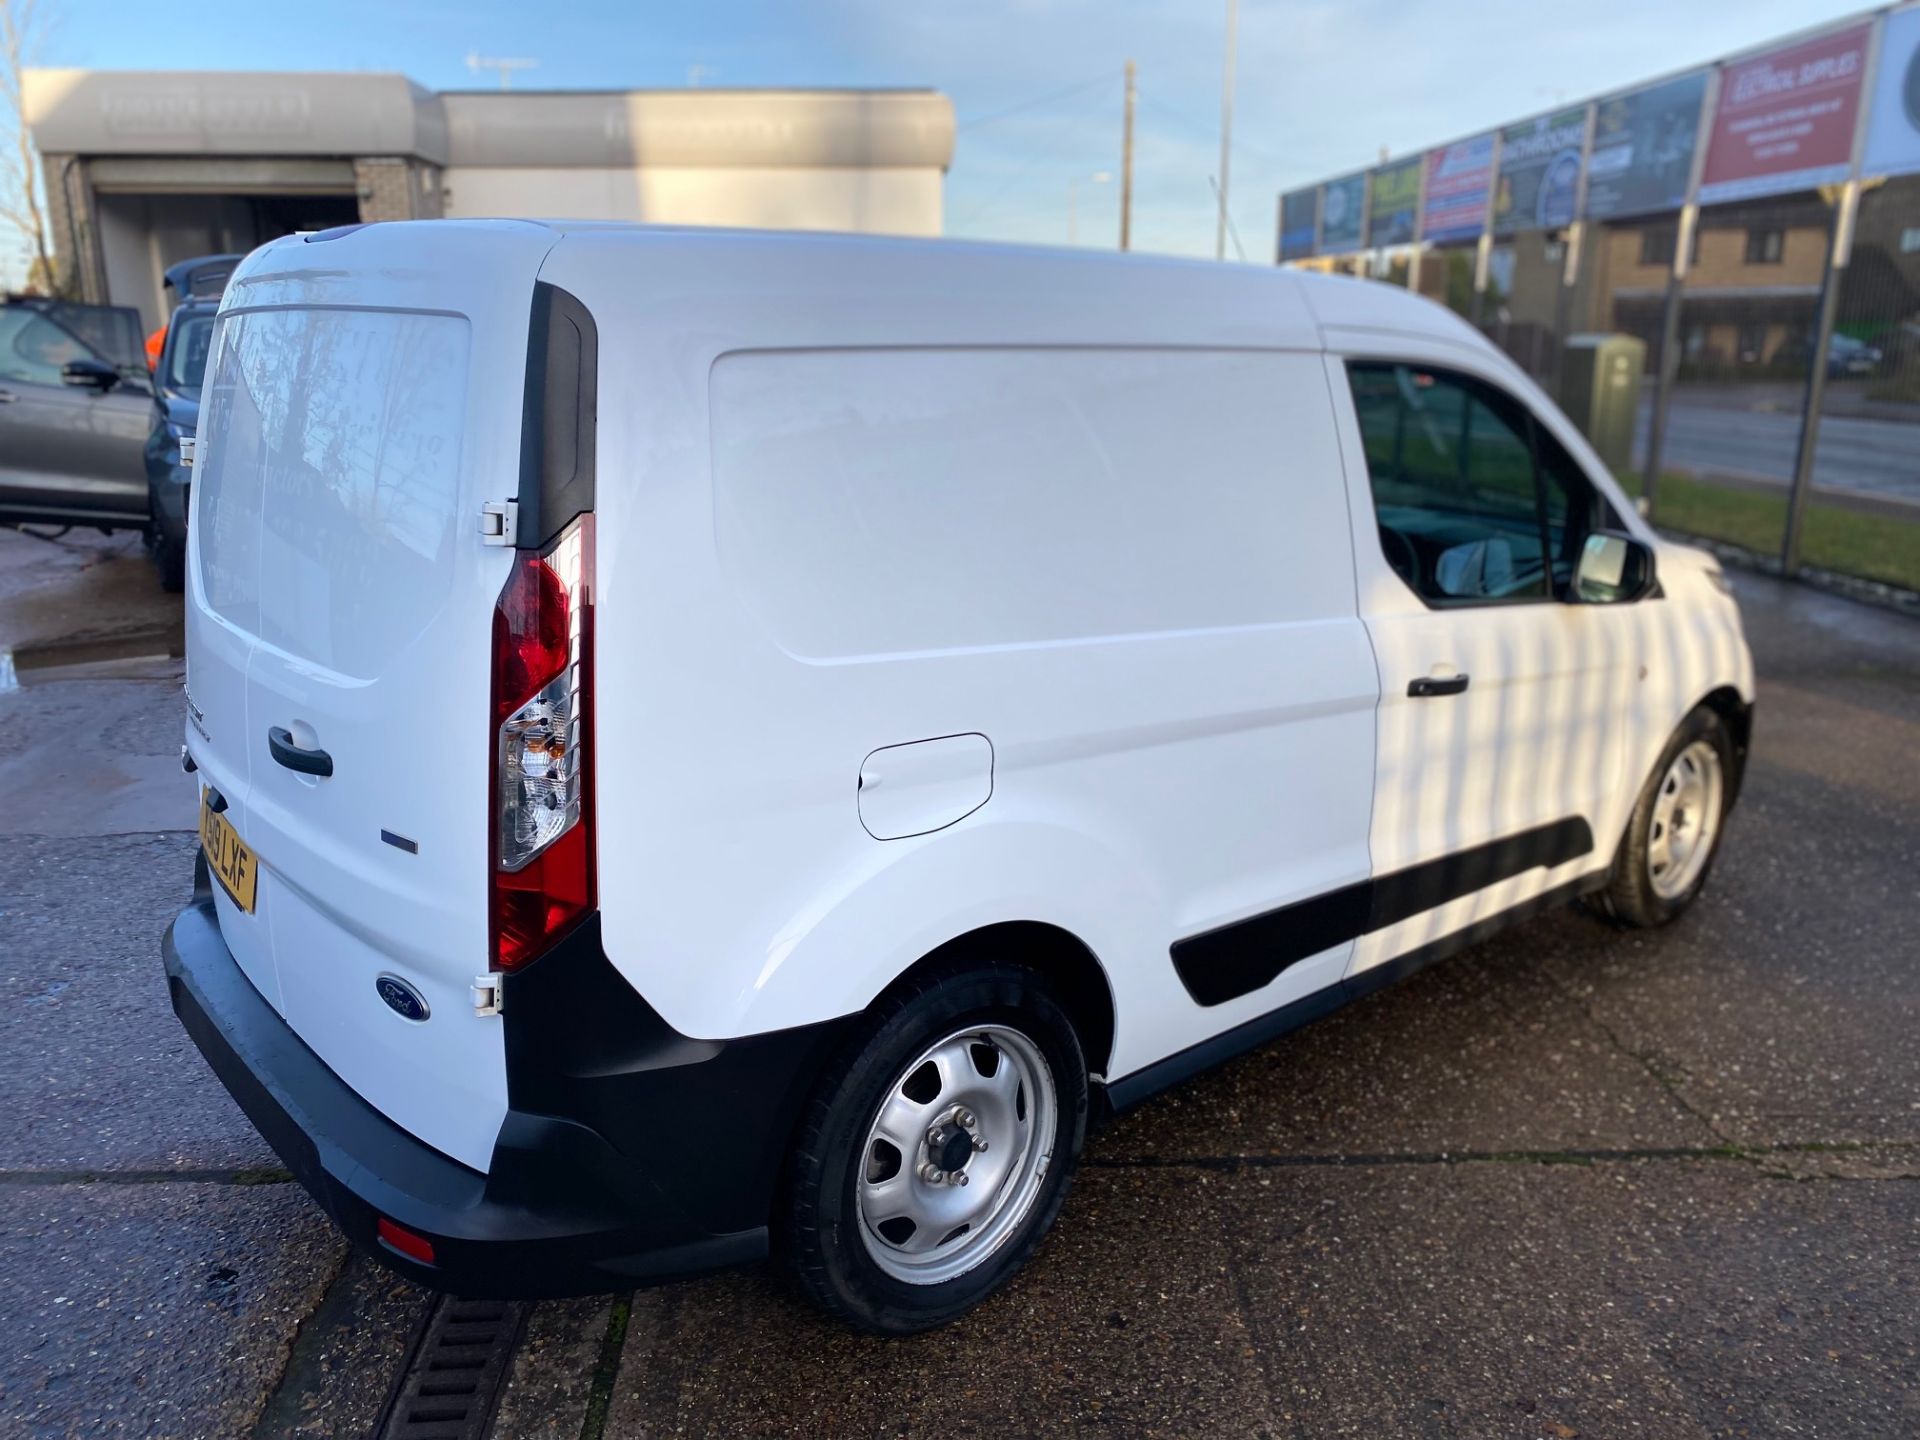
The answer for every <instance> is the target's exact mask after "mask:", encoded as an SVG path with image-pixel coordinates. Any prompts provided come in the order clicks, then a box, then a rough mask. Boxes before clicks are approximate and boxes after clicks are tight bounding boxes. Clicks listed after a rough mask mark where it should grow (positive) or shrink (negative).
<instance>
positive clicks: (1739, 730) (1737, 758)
mask: <svg viewBox="0 0 1920 1440" xmlns="http://www.w3.org/2000/svg"><path fill="white" fill-rule="evenodd" d="M1694 708H1695V709H1707V710H1711V711H1713V713H1714V714H1716V715H1718V716H1719V717H1720V723H1721V724H1722V725H1725V726H1726V727H1727V739H1728V740H1730V741H1731V742H1732V744H1733V764H1732V765H1731V766H1730V767H1729V769H1730V773H1729V774H1728V776H1727V808H1728V809H1729V810H1731V809H1732V808H1733V802H1734V801H1735V800H1737V799H1739V798H1740V781H1741V777H1743V776H1744V775H1745V774H1746V771H1747V747H1748V745H1749V744H1750V743H1751V742H1752V739H1753V705H1752V703H1751V702H1750V701H1747V700H1744V699H1742V698H1741V696H1740V692H1739V691H1738V690H1736V689H1734V688H1733V686H1731V685H1722V686H1721V687H1720V688H1719V689H1718V690H1715V691H1713V692H1712V693H1711V694H1708V695H1703V696H1701V697H1700V703H1699V705H1697V706H1695V707H1694Z"/></svg>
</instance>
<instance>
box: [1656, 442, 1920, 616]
mask: <svg viewBox="0 0 1920 1440" xmlns="http://www.w3.org/2000/svg"><path fill="white" fill-rule="evenodd" d="M1620 483H1621V484H1622V485H1623V486H1625V487H1626V490H1627V493H1628V494H1630V495H1638V494H1639V493H1640V490H1641V483H1640V476H1639V475H1637V474H1631V475H1622V476H1621V477H1620ZM1653 519H1654V523H1655V524H1658V525H1663V526H1665V527H1666V528H1667V529H1669V530H1680V531H1684V532H1685V533H1687V534H1689V535H1701V536H1706V537H1708V538H1711V539H1714V540H1725V541H1729V542H1731V543H1732V544H1735V545H1739V546H1743V547H1744V548H1746V549H1748V550H1753V551H1757V552H1758V553H1760V554H1762V555H1773V556H1777V555H1778V554H1779V553H1780V542H1781V539H1782V537H1784V536H1785V534H1786V529H1787V497H1786V495H1785V493H1784V492H1783V493H1781V494H1778V495H1771V494H1765V493H1762V492H1759V491H1753V490H1735V489H1732V488H1730V487H1728V486H1725V485H1714V484H1711V483H1710V482H1708V481H1705V480H1695V479H1692V478H1691V477H1689V476H1686V475H1676V474H1674V473H1673V472H1671V471H1667V472H1663V473H1662V474H1661V477H1660V490H1659V493H1658V494H1657V495H1656V496H1655V498H1654V512H1653ZM1800 555H1801V558H1802V559H1803V560H1804V561H1805V562H1806V563H1807V564H1809V565H1817V566H1819V567H1820V568H1821V569H1822V570H1835V571H1838V572H1840V573H1841V574H1843V575H1856V576H1861V577H1863V578H1865V579H1869V580H1879V581H1883V582H1885V583H1886V584H1889V585H1900V586H1904V587H1905V588H1906V589H1908V590H1920V519H1916V520H1894V519H1890V518H1888V517H1886V516H1882V515H1862V514H1860V513H1858V512H1857V511H1853V510H1842V509H1840V508H1838V507H1837V506H1833V505H1827V504H1822V503H1821V501H1820V499H1819V494H1818V492H1817V491H1816V492H1815V497H1814V501H1813V504H1812V505H1811V506H1810V507H1808V510H1807V519H1806V527H1805V529H1804V530H1803V531H1802V532H1801V536H1800Z"/></svg>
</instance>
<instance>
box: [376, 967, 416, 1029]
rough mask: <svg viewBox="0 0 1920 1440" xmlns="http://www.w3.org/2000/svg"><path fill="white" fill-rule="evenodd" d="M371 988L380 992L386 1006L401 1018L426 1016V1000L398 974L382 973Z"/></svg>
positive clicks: (409, 1018) (411, 1018)
mask: <svg viewBox="0 0 1920 1440" xmlns="http://www.w3.org/2000/svg"><path fill="white" fill-rule="evenodd" d="M373 988H374V989H376V990H378V991H379V992H380V998H381V999H382V1000H384V1001H386V1002H387V1008H388V1009H389V1010H391V1011H393V1013H394V1014H396V1015H398V1016H399V1017H400V1018H401V1019H402V1020H424V1019H426V1018H427V1014H428V1011H427V1002H426V1000H425V999H424V998H423V997H422V996H421V994H420V992H419V991H418V990H416V989H414V988H413V986H411V985H409V984H408V983H407V982H406V981H404V980H402V979H401V978H400V977H399V976H398V975H382V976H381V977H380V978H379V979H378V980H376V981H374V982H373Z"/></svg>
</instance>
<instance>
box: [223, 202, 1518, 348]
mask: <svg viewBox="0 0 1920 1440" xmlns="http://www.w3.org/2000/svg"><path fill="white" fill-rule="evenodd" d="M455 229H458V230H462V231H466V232H476V231H490V232H493V233H496V234H500V233H502V232H505V233H510V234H518V235H519V236H521V237H525V236H526V235H527V232H528V231H529V230H545V231H547V232H548V233H549V234H551V235H552V237H553V239H554V241H555V242H556V244H559V243H563V242H571V243H570V244H567V249H569V250H573V249H575V248H576V247H580V248H586V249H591V250H619V251H631V250H641V249H644V250H646V251H648V252H650V254H651V256H652V257H653V260H654V262H655V265H656V266H658V267H660V268H663V269H673V270H680V271H682V272H683V273H684V267H689V266H693V267H700V262H701V261H702V260H705V261H708V262H711V263H712V264H714V265H717V266H720V267H722V268H724V267H726V266H728V265H730V264H733V263H739V264H743V265H745V266H747V267H749V268H750V269H751V270H752V272H753V274H754V276H755V277H756V282H757V283H765V282H766V281H768V280H769V279H770V278H771V277H769V276H768V275H767V272H766V268H765V267H768V266H769V265H773V266H775V267H776V268H778V269H779V270H780V271H781V272H783V274H784V276H785V278H786V279H787V280H788V281H789V282H794V281H799V280H801V279H802V278H803V272H812V273H813V274H814V275H816V276H817V277H818V278H819V279H820V280H822V281H827V280H829V279H831V280H834V281H838V282H841V283H838V284H832V285H828V286H827V287H826V290H827V291H833V290H838V291H841V292H842V293H843V294H844V292H845V291H846V290H848V289H852V288H854V283H853V282H855V281H857V282H858V283H859V284H860V285H862V286H870V287H871V288H872V289H873V290H876V291H878V292H881V293H891V294H896V295H901V296H903V297H904V296H907V295H911V294H915V293H926V294H933V295H937V296H938V297H939V298H940V300H941V301H942V302H943V304H945V305H949V306H955V305H957V306H961V307H967V306H970V305H971V306H977V307H980V308H981V309H983V310H987V311H992V310H996V309H1001V308H1007V307H1019V306H1021V305H1022V303H1023V301H1024V302H1025V303H1026V304H1028V305H1031V304H1032V303H1033V302H1034V301H1035V300H1038V299H1041V298H1042V297H1044V298H1045V299H1047V300H1052V301H1059V300H1061V299H1064V298H1067V297H1068V296H1071V299H1072V300H1073V302H1074V305H1073V309H1075V310H1076V311H1079V312H1081V313H1089V312H1092V313H1100V314H1104V315H1106V316H1109V317H1112V318H1114V319H1115V320H1116V321H1117V322H1118V328H1123V329H1125V330H1127V331H1129V332H1131V334H1130V338H1133V339H1135V340H1137V341H1138V342H1140V343H1158V344H1169V345H1225V346H1261V347H1271V346H1280V347H1286V348H1302V349H1318V348H1321V346H1322V345H1323V344H1324V336H1323V332H1324V330H1325V329H1327V328H1329V327H1340V328H1345V329H1355V328H1358V329H1366V330H1376V331H1387V332H1393V333H1397V334H1401V335H1411V336H1430V337H1432V338H1434V339H1440V340H1446V341H1450V342H1452V343H1453V344H1455V345H1460V344H1467V345H1471V346H1473V347H1475V348H1491V347H1489V346H1488V344H1487V342H1486V340H1485V339H1484V338H1483V337H1482V336H1481V335H1480V334H1479V333H1478V332H1477V331H1475V330H1474V329H1473V328H1472V327H1471V326H1470V325H1468V324H1467V323H1466V321H1465V320H1463V319H1461V318H1460V317H1459V316H1458V315H1455V314H1454V313H1453V312H1452V311H1451V310H1448V309H1447V308H1446V307H1445V306H1443V305H1440V304H1438V303H1436V302H1434V301H1432V300H1428V299H1426V298H1425V297H1423V296H1419V295H1413V294H1409V293H1408V292H1407V291H1405V290H1403V289H1400V288H1398V287H1395V286H1392V285H1384V284H1380V283H1378V282H1367V281H1360V280H1355V279H1352V278H1350V277H1347V276H1332V275H1317V274H1312V273H1309V272H1305V271H1298V270H1287V269H1281V268H1279V267H1277V266H1266V265H1246V264H1233V265H1224V264H1220V263H1218V262H1216V261H1210V260H1198V259H1186V258H1182V257H1175V256H1159V255H1143V254H1139V253H1131V254H1122V253H1119V252H1117V251H1102V250H1087V249H1070V248H1066V247H1059V246H1041V245H1016V244H1006V243H1001V242H996V241H980V240H951V239H925V238H913V237H902V236H888V235H862V234H846V233H839V232H829V231H801V230H747V229H733V228H719V227H703V226H676V225H640V224H632V223H628V222H622V221H611V220H562V219H554V220H517V219H516V220H488V219H461V220H423V221H388V222H381V223H377V224H371V225H361V226H355V227H350V228H349V227H343V228H342V229H341V230H339V231H332V232H327V238H329V239H332V238H333V237H334V236H338V237H339V239H340V240H341V241H344V242H347V243H346V244H344V245H343V246H342V249H340V250H335V249H334V248H333V246H332V245H329V246H328V247H327V250H328V252H329V253H328V254H326V255H325V256H324V257H322V256H319V255H314V254H312V253H311V251H308V252H307V253H306V254H302V253H301V252H302V250H303V249H305V247H303V246H302V245H301V244H300V241H299V240H298V239H295V238H294V237H288V238H287V239H285V240H281V241H278V242H275V243H274V244H272V245H270V246H267V247H265V252H266V253H260V252H256V254H255V256H254V257H253V259H252V260H250V261H249V263H248V265H247V267H246V269H247V272H248V273H247V277H246V278H247V279H248V280H250V281H251V280H257V279H261V278H264V277H265V276H268V275H273V274H281V275H285V274H288V273H290V272H295V271H300V270H304V269H307V268H309V266H315V265H318V266H323V267H325V268H326V269H329V270H333V269H335V268H337V267H338V265H339V263H340V262H341V261H343V260H344V261H349V262H350V261H351V259H352V256H351V251H354V250H359V249H361V247H362V246H364V245H367V244H368V243H372V244H377V245H379V246H380V247H381V248H382V249H383V250H386V249H387V248H388V247H390V246H391V247H394V248H395V249H397V250H404V251H413V252H414V253H415V254H419V253H421V251H424V250H426V249H428V248H430V247H431V245H432V242H433V237H434V236H435V235H439V234H446V233H448V232H450V231H453V230H455ZM302 238H305V237H302ZM315 238H319V237H315ZM520 243H523V244H524V243H525V240H524V238H523V239H522V240H521V242H520ZM415 246H419V247H420V250H415ZM343 252H347V253H343ZM669 260H671V261H672V262H673V264H671V265H666V264H664V262H667V261H669ZM649 268H650V269H652V268H654V267H649ZM701 268H704V267H701ZM823 293H825V292H823ZM1103 329H1104V327H1103ZM1113 338H1116V337H1114V336H1113V335H1111V334H1102V335H1099V336H1093V335H1090V336H1089V337H1088V338H1087V341H1086V343H1106V342H1108V341H1109V340H1111V339H1113Z"/></svg>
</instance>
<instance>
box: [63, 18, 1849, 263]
mask: <svg viewBox="0 0 1920 1440" xmlns="http://www.w3.org/2000/svg"><path fill="white" fill-rule="evenodd" d="M53 8H54V13H55V14H57V16H58V19H57V23H56V25H55V27H54V31H53V34H52V35H51V36H50V38H49V40H48V42H47V44H46V45H45V47H44V52H43V62H44V63H47V64H58V65H80V66H90V67H96V68H140V67H150V68H176V67H177V68H196V69H225V68H234V69H310V70H399V71H403V72H405V73H406V74H408V75H410V76H412V77H413V78H414V79H415V80H417V81H419V82H420V83H422V84H424V85H427V86H429V87H431V88H435V89H451V88H470V87H473V86H476V85H487V84H491V83H494V82H493V81H492V80H491V78H490V77H486V76H481V77H476V76H474V75H473V74H471V73H470V72H469V71H468V69H467V68H466V65H465V63H464V59H465V57H466V55H467V54H468V53H469V52H470V51H474V50H478V51H479V52H480V53H482V54H486V55H511V56H529V57H533V58H536V59H537V60H538V61H539V62H540V63H539V68H538V69H537V70H535V71H533V72H531V74H529V75H526V76H524V77H521V78H520V79H519V81H518V82H517V83H520V84H523V85H528V86H535V87H540V88H575V87H579V88H604V87H626V86H635V87H639V86H676V85H684V84H686V83H687V82H688V78H689V74H690V73H691V72H693V70H694V67H700V71H701V73H702V76H703V79H704V82H705V83H707V84H711V85H722V86H730V85H743V86H745V85H852V86H859V85H931V86H936V87H938V88H939V89H941V90H944V91H945V92H946V93H947V94H949V95H950V96H952V97H953V100H954V104H955V106H956V109H957V111H958V115H959V123H960V135H959V142H958V146H957V149H956V152H955V157H954V165H953V170H952V173H951V174H950V176H949V177H948V183H947V196H946V202H947V203H946V208H947V228H948V231H949V233H952V234H956V235H964V236H974V237H990V238H1002V239H1021V240H1033V241H1041V242H1045V243H1054V244H1064V243H1066V240H1067V233H1068V190H1069V186H1070V184H1071V183H1072V182H1073V181H1074V180H1075V179H1076V177H1079V178H1080V181H1081V183H1080V184H1079V186H1078V198H1079V239H1080V243H1082V244H1103V245H1110V244H1112V243H1113V239H1114V234H1115V225H1116V215H1117V203H1116V202H1117V199H1118V196H1117V189H1118V186H1117V184H1113V183H1109V184H1104V185H1101V184H1094V183H1092V182H1090V181H1089V180H1087V179H1086V178H1085V177H1088V176H1090V175H1092V174H1093V173H1095V172H1097V171H1103V170H1104V171H1109V172H1114V173H1115V175H1116V177H1117V172H1118V169H1119V160H1120V111H1121V98H1120V97H1121V78H1120V77H1121V66H1122V64H1123V62H1124V61H1125V60H1126V59H1127V58H1129V57H1131V58H1133V59H1134V60H1136V61H1137V62H1138V64H1139V67H1140V80H1139V85H1140V109H1139V116H1138V129H1137V162H1136V177H1137V178H1136V196H1135V219H1134V235H1135V243H1136V246H1137V247H1138V248H1141V249H1151V250H1161V251H1174V252H1183V253H1190V254H1199V253H1208V254H1210V253H1211V252H1212V247H1213V233H1214V226H1213V210H1212V204H1213V202H1212V198H1211V192H1210V190H1209V185H1208V177H1209V176H1210V175H1212V174H1214V172H1215V171H1216V170H1217V168H1218V147H1219V129H1218V126H1219V113H1220V111H1219V106H1220V68H1221V51H1222V42H1223V34H1224V19H1225V0H1105V3H1100V0H964V3H963V0H788V3H785V4H781V3H773V0H761V3H745V0H741V3H727V0H712V3H705V4H695V3H688V4H664V3H658V0H656V3H651V4H634V3H628V4H624V5H622V4H613V3H603V0H585V3H573V4H566V5H549V6H529V5H526V4H524V3H522V4H507V3H504V0H479V3H470V4H450V3H415V0H377V3H375V0H340V3H326V0H308V3H305V4H299V5H285V4H269V5H263V4H260V3H259V0H195V3H192V4H189V5H185V6H181V5H172V4H165V3H160V0H137V3H135V0H55V4H54V7H53ZM1859 8H1860V7H1859V6H1857V5H1851V4H1843V3H1831V0H1829V3H1821V0H1474V3H1472V4H1463V3H1461V0H1452V3H1447V0H1241V15H1240V57H1239V87H1238V96H1237V100H1236V107H1235V120H1234V141H1235V143H1234V153H1233V168H1232V199H1233V203H1232V207H1231V208H1232V213H1233V219H1234V223H1235V227H1236V229H1237V230H1238V233H1239V237H1240V240H1241V242H1242V243H1243V244H1244V246H1245V248H1246V252H1247V254H1248V257H1249V258H1251V259H1255V260H1263V259H1265V258H1267V257H1268V256H1270V254H1271V252H1272V244H1273V225H1274V206H1275V197H1276V196H1277V194H1278V193H1279V191H1281V190H1282V189H1286V188H1290V187H1292V186H1294V185H1297V184H1300V183H1303V182H1306V181H1311V180H1316V179H1320V178H1323V177H1326V176H1329V175H1332V174H1334V173H1336V172H1338V171H1342V170H1351V169H1354V168H1357V167H1359V166H1362V165H1365V164H1369V163H1371V162H1373V161H1374V160H1375V159H1376V158H1377V157H1378V154H1379V151H1380V149H1381V147H1382V146H1385V147H1387V148H1388V149H1389V150H1390V151H1391V152H1392V153H1393V154H1396V155H1398V154H1402V153H1407V152H1411V151H1414V150H1420V149H1424V148H1426V147H1427V146H1428V145H1430V144H1433V143H1435V142H1438V141H1442V140H1447V139H1451V138H1454V137H1456V136H1459V135H1462V134H1466V133H1469V132H1471V131H1474V130H1478V129H1482V128H1485V127H1486V126H1489V125H1492V124H1496V123H1499V122H1501V121H1505V120H1512V119H1518V118H1522V117H1524V116H1525V115H1527V114H1529V113H1531V112H1533V111H1536V110H1540V109H1543V108H1546V107H1547V106H1549V105H1552V104H1554V103H1555V102H1557V101H1560V100H1574V99H1579V98H1582V97H1584V96H1586V95H1588V94H1591V93H1594V92H1598V91H1604V90H1607V89H1610V88H1618V87H1620V86H1622V85H1627V84H1632V83H1634V82H1637V81H1639V80H1642V79H1645V78H1649V77H1651V76H1653V75H1656V74H1660V73H1663V72H1666V71H1669V70H1673V69H1676V68H1679V67H1681V66H1685V65H1689V64H1692V63H1694V62H1697V61H1704V60H1709V59H1712V58H1714V57H1716V56H1718V55H1721V54H1724V53H1725V52H1727V51H1729V50H1734V49H1739V48H1742V47H1745V46H1749V45H1752V44H1755V43H1758V42H1761V41H1765V40H1768V39H1770V38H1772V37H1773V36H1776V35H1779V34H1782V33H1785V32H1787V31H1790V30H1794V29H1798V28H1801V27H1804V26H1807V25H1812V24H1818V23H1821V22H1825V21H1828V20H1831V19H1834V18H1837V17H1839V16H1842V15H1846V14H1848V13H1851V12H1853V11H1855V10H1857V9H1859ZM1231 253H1232V251H1231V248H1230V249H1229V254H1231Z"/></svg>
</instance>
